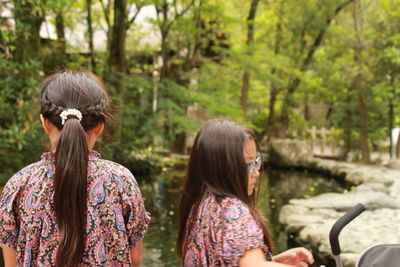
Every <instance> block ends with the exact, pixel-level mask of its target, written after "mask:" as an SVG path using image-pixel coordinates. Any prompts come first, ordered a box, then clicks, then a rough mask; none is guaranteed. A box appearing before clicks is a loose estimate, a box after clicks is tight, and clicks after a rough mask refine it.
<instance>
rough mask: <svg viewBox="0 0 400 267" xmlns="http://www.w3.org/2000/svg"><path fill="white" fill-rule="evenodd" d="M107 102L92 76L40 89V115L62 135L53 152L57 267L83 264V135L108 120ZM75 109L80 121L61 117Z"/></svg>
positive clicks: (67, 76) (59, 79)
mask: <svg viewBox="0 0 400 267" xmlns="http://www.w3.org/2000/svg"><path fill="white" fill-rule="evenodd" d="M107 106H108V96H107V94H106V90H105V88H104V86H103V84H102V82H101V81H100V80H99V79H98V78H97V77H96V76H95V75H94V74H92V73H86V72H70V71H65V72H61V73H57V74H54V75H52V76H50V77H48V78H47V79H46V80H45V81H44V82H43V84H42V90H41V114H42V116H43V117H45V118H47V119H48V120H49V121H50V122H51V123H52V124H53V125H55V126H56V127H57V128H58V129H59V130H60V131H61V134H60V137H59V139H58V142H57V147H56V151H55V177H54V197H53V201H54V210H55V214H56V218H57V224H58V228H59V231H60V244H59V247H58V250H57V256H56V265H57V266H75V265H77V264H79V262H80V261H81V258H82V255H83V252H84V248H85V236H86V212H87V211H86V195H87V193H86V191H87V175H88V160H89V159H88V157H89V151H88V144H87V141H86V135H85V132H86V131H88V130H91V129H93V128H94V127H96V126H97V125H98V124H99V123H101V122H105V120H106V117H107ZM66 109H77V110H79V111H80V112H81V113H82V115H83V116H82V120H81V121H79V120H78V119H77V118H76V117H74V116H71V117H69V118H68V119H67V120H66V121H65V123H64V125H62V119H61V117H60V114H61V112H62V111H63V110H66Z"/></svg>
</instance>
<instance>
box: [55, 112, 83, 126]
mask: <svg viewBox="0 0 400 267" xmlns="http://www.w3.org/2000/svg"><path fill="white" fill-rule="evenodd" d="M68 116H74V117H76V118H77V119H78V121H81V120H82V113H81V112H80V111H79V110H77V109H74V108H71V109H66V110H64V111H63V112H61V114H60V117H61V119H62V121H61V124H62V125H64V124H65V121H66V120H68Z"/></svg>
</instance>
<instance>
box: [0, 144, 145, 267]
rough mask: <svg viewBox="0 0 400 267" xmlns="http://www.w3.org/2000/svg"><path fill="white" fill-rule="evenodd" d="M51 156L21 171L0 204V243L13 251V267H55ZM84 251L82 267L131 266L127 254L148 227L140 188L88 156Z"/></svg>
mask: <svg viewBox="0 0 400 267" xmlns="http://www.w3.org/2000/svg"><path fill="white" fill-rule="evenodd" d="M54 160H55V158H54V154H53V153H50V152H47V153H44V154H43V155H42V157H41V160H40V161H38V162H36V163H33V164H31V165H29V166H27V167H25V168H24V169H22V170H20V171H19V172H18V173H16V174H15V175H14V176H12V177H11V179H10V180H9V181H8V182H7V184H6V186H5V188H4V191H3V195H2V197H1V199H0V242H1V243H4V244H5V245H7V246H8V247H13V248H16V249H17V266H54V260H55V256H56V253H57V247H58V243H59V239H60V234H59V232H58V229H57V222H56V217H55V213H54V206H53V194H54V184H53V176H54V169H55V165H54ZM87 190H88V199H87V226H86V236H85V239H86V247H85V251H84V255H83V258H82V261H81V265H80V266H130V248H132V247H134V246H135V245H136V244H137V243H138V242H139V241H140V240H141V239H142V238H143V236H144V233H145V231H146V230H147V226H148V224H149V223H150V215H149V214H148V213H147V212H146V210H145V207H144V203H143V199H142V195H141V193H140V190H139V187H138V184H137V182H136V180H135V178H134V177H133V175H132V174H131V172H130V171H129V170H128V169H126V168H125V167H123V166H121V165H119V164H117V163H114V162H111V161H107V160H103V159H101V158H100V154H99V153H97V152H95V151H91V152H90V155H89V168H88V189H87Z"/></svg>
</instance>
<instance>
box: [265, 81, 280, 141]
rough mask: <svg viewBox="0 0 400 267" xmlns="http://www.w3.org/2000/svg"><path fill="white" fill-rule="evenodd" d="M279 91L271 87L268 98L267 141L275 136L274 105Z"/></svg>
mask: <svg viewBox="0 0 400 267" xmlns="http://www.w3.org/2000/svg"><path fill="white" fill-rule="evenodd" d="M278 93H279V90H278V89H277V88H276V87H271V93H270V96H269V105H268V110H269V112H268V120H267V127H266V129H267V136H268V140H271V139H272V138H273V137H274V136H276V130H277V129H276V125H275V104H276V99H277V97H278Z"/></svg>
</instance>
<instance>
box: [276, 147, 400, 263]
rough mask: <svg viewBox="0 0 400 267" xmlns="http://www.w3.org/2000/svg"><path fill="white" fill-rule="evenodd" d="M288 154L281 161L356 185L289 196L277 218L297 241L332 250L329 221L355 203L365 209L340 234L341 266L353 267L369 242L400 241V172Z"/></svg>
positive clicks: (322, 250)
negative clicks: (309, 195)
mask: <svg viewBox="0 0 400 267" xmlns="http://www.w3.org/2000/svg"><path fill="white" fill-rule="evenodd" d="M282 153H283V151H282ZM289 158H291V160H288V159H286V160H283V161H281V162H285V164H288V163H291V164H297V165H295V166H296V167H300V166H301V167H305V168H308V169H310V170H317V171H320V172H321V171H323V172H326V173H328V174H330V175H332V176H335V177H341V178H344V179H345V180H346V181H348V182H350V183H352V184H355V186H353V187H352V190H350V191H349V192H344V193H325V194H321V195H319V196H316V197H312V198H307V199H292V200H290V201H289V204H288V205H285V206H283V207H282V209H281V212H280V216H279V221H280V222H281V223H282V224H284V225H285V229H286V230H287V231H290V232H293V231H294V232H297V234H298V238H299V240H300V241H301V242H304V243H305V244H308V245H309V246H311V248H312V250H313V251H314V253H319V254H321V255H327V254H328V255H329V254H330V253H331V248H330V244H329V232H330V229H331V227H332V225H333V224H334V223H335V222H336V221H337V220H338V219H339V218H340V217H341V216H343V215H344V213H345V212H346V211H348V210H349V209H351V208H352V207H354V206H355V205H356V204H357V203H362V204H364V206H365V207H366V208H367V211H365V212H364V213H362V214H361V215H360V216H359V217H358V218H356V219H355V220H354V221H352V222H350V223H349V224H348V225H347V226H346V227H345V228H344V229H343V230H342V232H341V234H340V237H339V240H340V246H341V249H342V253H341V255H340V256H341V258H342V261H343V265H344V266H345V267H350V266H354V265H355V264H356V262H357V260H358V258H359V257H360V255H361V254H362V252H363V251H364V250H365V249H366V248H368V247H370V246H372V245H375V244H378V243H400V231H399V230H398V229H399V227H398V222H399V221H400V171H398V170H393V169H385V168H380V167H372V166H366V165H360V164H354V163H344V162H335V161H332V160H325V159H316V158H310V157H307V156H305V155H304V157H303V158H302V159H300V158H298V157H294V156H290V157H289ZM301 164H302V165H301Z"/></svg>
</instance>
